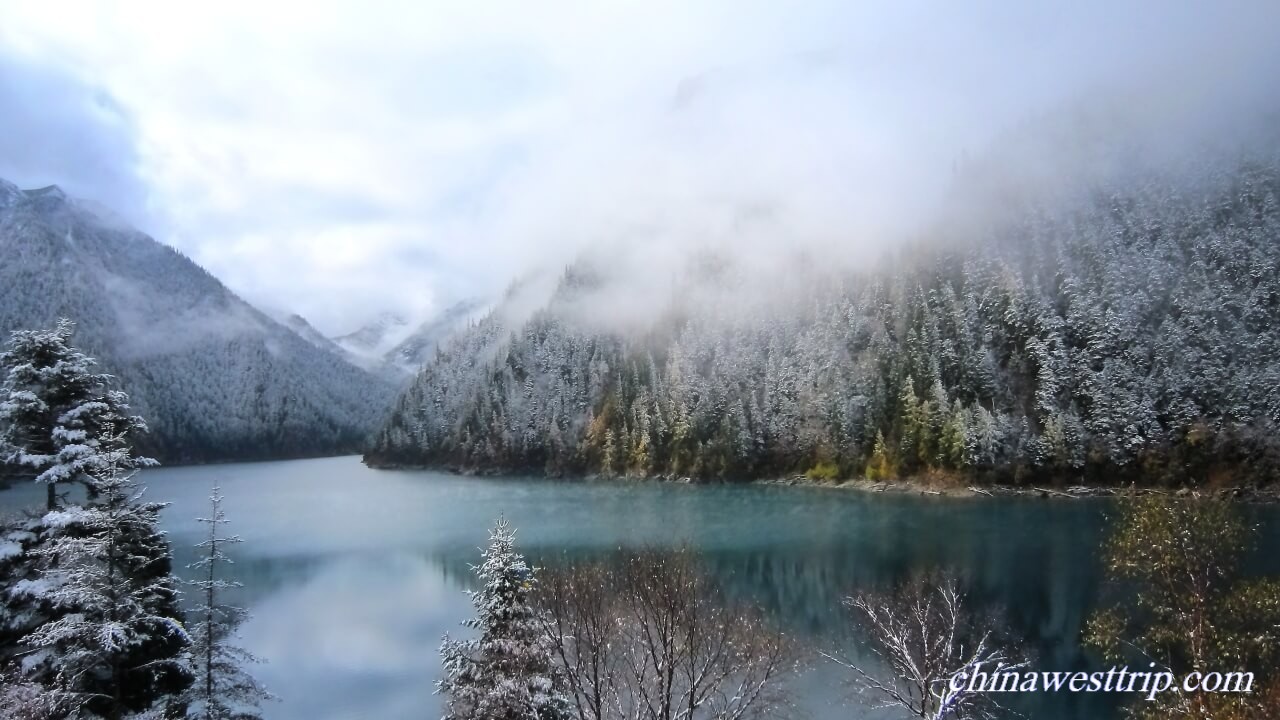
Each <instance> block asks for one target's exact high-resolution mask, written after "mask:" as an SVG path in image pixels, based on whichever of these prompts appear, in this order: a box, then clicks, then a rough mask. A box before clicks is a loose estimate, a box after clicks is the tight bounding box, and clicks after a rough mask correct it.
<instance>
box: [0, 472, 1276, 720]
mask: <svg viewBox="0 0 1280 720" xmlns="http://www.w3.org/2000/svg"><path fill="white" fill-rule="evenodd" d="M144 479H145V481H146V484H148V485H150V487H151V495H152V497H153V498H154V499H163V500H168V501H171V502H172V505H171V507H170V508H169V509H168V510H166V511H165V516H164V518H165V523H166V529H167V530H168V531H169V533H170V538H171V539H172V541H173V543H174V546H175V555H176V558H175V559H176V565H177V566H178V567H179V568H185V565H186V564H187V563H189V562H191V561H192V560H193V559H194V555H193V551H192V550H191V549H190V546H191V545H193V544H194V543H195V542H198V541H199V531H200V528H199V527H198V526H197V524H196V523H195V522H194V521H193V518H195V517H197V516H199V515H201V514H203V513H204V511H205V509H206V508H205V502H206V498H207V495H208V490H209V487H210V486H211V485H212V484H213V483H215V482H217V483H219V484H220V485H222V487H223V492H224V494H225V496H226V502H225V508H226V511H227V513H228V516H229V517H230V519H231V520H232V523H233V524H232V525H231V530H232V532H235V533H237V534H240V535H241V536H243V537H244V538H245V540H246V542H245V543H244V544H242V545H240V546H238V547H237V548H235V550H236V552H237V554H236V556H235V564H234V566H233V568H234V573H235V576H236V579H238V580H239V581H241V582H243V583H244V584H245V587H244V589H243V590H241V591H240V592H239V594H238V597H237V600H238V601H239V602H241V603H242V604H244V605H246V606H247V607H249V608H250V610H251V611H252V612H253V614H254V616H255V617H254V619H253V620H252V621H251V622H249V623H248V624H247V625H246V626H245V627H244V628H243V630H242V635H243V638H242V642H243V644H244V645H245V646H246V647H247V648H248V649H250V650H251V651H252V652H254V653H255V654H258V655H259V656H261V657H263V658H265V659H267V660H268V661H269V662H268V664H266V665H264V666H261V667H259V668H256V669H255V672H256V674H257V675H258V676H259V677H260V678H261V679H262V680H263V681H264V682H265V683H267V684H268V686H269V687H271V689H272V690H273V691H274V692H275V693H276V694H278V695H280V696H281V697H282V698H283V700H282V701H281V702H279V703H273V704H271V705H269V706H268V707H267V708H266V711H267V717H269V718H279V719H280V720H303V719H305V720H329V719H331V720H338V719H346V718H352V719H355V718H360V719H366V718H370V719H372V718H386V719H387V720H400V719H402V718H403V719H406V720H407V719H408V718H414V719H415V720H419V719H420V718H423V717H433V716H435V715H436V713H437V712H438V711H439V707H440V704H439V699H438V698H436V697H434V696H433V694H432V687H433V681H434V679H435V678H436V676H437V674H438V672H439V656H438V654H437V649H438V647H439V643H440V637H441V635H442V634H443V633H445V632H446V631H448V632H452V633H455V634H456V633H458V632H459V631H460V628H459V625H458V623H459V622H460V621H461V620H462V619H463V618H465V617H467V616H468V615H469V614H470V606H469V603H468V600H467V598H466V597H465V595H464V594H463V593H462V592H461V590H462V589H463V588H464V587H465V586H467V585H468V583H469V582H470V579H471V574H470V565H471V563H474V562H476V561H477V560H478V557H479V550H478V548H479V546H480V545H481V544H482V543H483V542H484V540H485V537H486V530H487V528H488V526H489V525H490V524H491V523H492V521H493V520H494V519H495V518H496V517H497V516H498V515H499V514H505V515H506V517H507V518H508V519H509V520H511V521H512V523H513V524H514V525H515V526H516V527H518V528H519V535H518V541H519V542H520V544H521V547H522V549H523V550H524V551H525V552H526V553H527V554H528V555H529V556H530V557H531V558H533V559H534V561H535V562H537V563H540V564H544V565H554V564H559V563H564V562H571V561H575V560H583V559H592V560H604V561H612V562H616V561H617V560H618V559H619V558H620V557H621V555H622V552H623V551H622V550H621V548H624V547H638V546H642V545H657V546H671V545H674V544H678V543H684V542H687V543H691V544H692V545H694V546H695V547H697V548H698V549H699V550H700V551H701V552H702V553H703V555H704V557H705V559H706V562H707V565H708V568H709V570H710V572H711V573H712V574H713V576H714V578H715V580H716V582H718V583H720V584H721V586H722V587H723V588H724V590H725V592H726V593H727V594H728V595H730V596H731V597H735V598H738V599H742V600H744V601H747V602H751V603H754V604H756V605H758V606H759V607H761V608H763V609H764V611H765V612H767V613H768V614H769V615H770V616H772V617H773V618H775V619H776V620H777V621H778V622H780V623H782V624H784V625H785V626H786V627H787V628H788V630H790V631H791V632H794V633H797V634H800V635H802V636H804V637H806V638H808V639H809V640H810V641H811V642H812V643H814V644H821V645H822V646H823V647H826V648H833V649H834V648H840V649H842V651H843V652H845V653H847V654H850V655H853V656H855V657H858V656H860V654H861V652H862V651H861V649H860V646H859V644H858V643H857V641H856V638H852V637H849V636H848V635H847V634H846V633H844V632H843V630H844V628H845V627H846V623H845V622H844V615H843V612H844V611H843V610H842V609H841V608H840V605H839V599H840V598H841V597H842V596H843V595H846V594H848V593H849V592H851V591H853V590H855V589H858V588H873V587H889V586H891V585H892V584H894V583H896V582H898V581H900V580H902V579H904V578H907V577H908V576H910V575H911V574H912V573H915V572H919V571H920V570H922V569H926V568H944V569H948V570H950V571H953V572H955V573H957V574H959V575H960V576H961V577H962V578H963V581H964V584H965V586H966V588H967V590H968V591H969V593H970V595H971V597H972V598H973V600H974V602H975V603H977V604H978V605H979V606H980V607H983V608H996V607H999V608H1002V609H1003V610H1004V612H1005V613H1006V617H1007V618H1008V622H1009V624H1010V625H1011V628H1012V630H1013V632H1014V633H1015V634H1016V635H1018V636H1020V637H1025V638H1027V641H1028V643H1029V644H1030V645H1031V647H1032V649H1033V650H1034V651H1035V652H1036V654H1037V656H1038V661H1037V666H1038V667H1040V668H1044V669H1053V670H1073V669H1078V668H1079V669H1083V668H1086V667H1090V663H1091V659H1090V657H1089V656H1088V655H1086V654H1085V653H1084V652H1082V650H1081V649H1080V647H1079V644H1078V638H1079V636H1080V631H1081V628H1082V627H1083V624H1084V620H1085V618H1086V617H1087V615H1088V613H1089V612H1090V610H1091V609H1092V607H1093V604H1094V602H1095V601H1096V598H1097V596H1098V591H1099V567H1098V561H1097V552H1096V549H1097V547H1098V542H1099V540H1100V538H1101V536H1102V532H1103V529H1104V517H1103V515H1104V512H1105V510H1106V508H1107V504H1106V503H1102V502H1093V501H1076V502H1058V501H1041V500H1034V499H980V500H973V501H955V500H943V499H938V498H932V497H909V496H893V497H889V496H868V495H862V494H858V493H852V492H844V491H831V490H817V489H804V488H780V487H690V486H681V485H670V484H658V483H573V482H549V481H541V480H520V479H475V478H461V477H456V476H449V475H442V474H437V473H427V472H373V471H369V470H367V469H365V468H364V467H363V466H361V465H360V464H359V463H358V461H357V460H356V459H355V458H335V459H325V460H307V461H297V462H282V463H257V464H244V465H224V466H208V467H196V468H173V469H160V470H154V471H148V472H147V473H146V474H145V476H144ZM33 490H34V491H33ZM38 490H39V489H38V488H35V489H31V488H18V489H15V490H13V491H8V492H5V493H0V506H4V505H8V506H14V505H18V504H22V503H24V502H27V501H31V502H38V501H39V499H40V496H39V494H38ZM1259 512H1260V513H1261V514H1260V515H1259V518H1260V519H1261V520H1264V521H1265V522H1266V536H1265V538H1264V542H1263V546H1264V547H1269V548H1272V549H1274V548H1276V547H1280V522H1276V519H1277V517H1276V513H1275V512H1274V511H1259ZM1277 555H1278V554H1277V553H1274V552H1271V553H1263V554H1262V555H1260V558H1261V559H1260V560H1258V561H1257V562H1259V563H1263V564H1266V565H1269V566H1270V567H1268V568H1266V569H1269V570H1271V571H1277V570H1280V568H1277V567H1275V566H1276V565H1277V564H1280V560H1278V559H1277V557H1276V556H1277ZM839 679H840V675H839V673H837V672H835V671H834V669H833V668H830V667H828V666H819V667H818V668H817V669H816V671H815V672H813V673H812V674H810V675H808V676H806V677H805V678H804V679H803V682H802V687H801V688H800V690H801V694H802V696H803V706H804V708H803V709H804V711H805V713H806V716H807V717H811V718H814V720H826V719H828V718H850V717H864V716H865V717H872V715H870V714H868V713H866V712H864V711H862V710H857V709H850V708H848V707H844V706H842V705H841V704H840V703H841V701H842V700H843V699H844V696H845V690H844V689H843V688H842V687H841V684H840V682H839ZM1037 699H1038V700H1039V701H1040V702H1039V703H1038V704H1035V703H1034V702H1032V703H1024V704H1022V705H1021V706H1020V709H1022V710H1023V711H1024V712H1026V713H1028V714H1029V715H1030V716H1032V717H1035V718H1047V719H1049V720H1055V719H1059V718H1061V719H1066V718H1089V719H1090V720H1102V719H1105V718H1108V717H1116V716H1117V713H1116V712H1115V711H1114V708H1113V707H1111V706H1110V705H1109V704H1108V702H1109V701H1111V700H1114V698H1106V697H1098V696H1087V695H1075V696H1065V695H1064V696H1059V697H1056V698H1050V699H1046V698H1044V697H1040V698H1030V700H1032V701H1034V700H1037Z"/></svg>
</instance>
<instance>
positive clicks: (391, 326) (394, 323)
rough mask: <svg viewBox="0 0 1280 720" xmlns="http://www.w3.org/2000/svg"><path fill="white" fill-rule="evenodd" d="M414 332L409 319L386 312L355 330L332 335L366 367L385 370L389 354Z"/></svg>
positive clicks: (355, 360)
mask: <svg viewBox="0 0 1280 720" xmlns="http://www.w3.org/2000/svg"><path fill="white" fill-rule="evenodd" d="M412 332H413V326H412V323H411V322H410V321H409V319H408V318H406V317H404V316H403V315H400V314H399V313H394V312H384V313H382V314H380V315H378V317H376V318H374V319H373V320H372V321H370V322H369V323H367V324H365V325H364V326H362V327H361V328H360V329H358V330H356V331H355V332H351V333H348V334H346V335H340V336H338V337H335V338H332V340H333V342H334V343H335V344H336V345H337V346H338V347H340V348H342V350H343V351H344V352H346V353H348V354H349V356H350V357H351V358H352V361H353V362H355V363H356V364H357V365H360V366H361V367H363V368H364V369H366V370H371V371H378V370H384V369H385V366H386V364H387V361H386V357H387V353H389V352H391V350H392V349H393V348H395V346H396V345H398V344H399V343H400V342H401V341H403V340H404V339H405V338H407V337H408V336H409V335H410V334H411V333H412Z"/></svg>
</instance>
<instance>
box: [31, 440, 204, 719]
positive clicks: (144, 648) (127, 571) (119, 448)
mask: <svg viewBox="0 0 1280 720" xmlns="http://www.w3.org/2000/svg"><path fill="white" fill-rule="evenodd" d="M100 439H101V443H100V448H101V449H100V450H99V453H100V455H101V457H100V458H99V460H98V461H97V462H95V463H94V464H93V467H92V468H91V469H89V470H88V475H89V481H88V482H89V483H91V486H92V488H93V489H94V491H95V495H96V496H95V499H94V501H93V502H92V503H90V504H87V505H86V506H84V507H79V506H68V507H66V508H60V509H56V510H53V511H50V512H48V513H46V515H45V516H44V520H43V525H44V527H45V529H46V532H47V533H48V537H47V539H45V540H44V541H43V542H39V543H36V544H35V546H34V547H33V548H32V549H31V550H30V551H29V552H30V553H31V555H33V556H34V558H35V559H36V561H37V562H38V563H39V565H40V569H41V571H42V572H41V575H40V576H39V577H38V578H36V579H34V580H23V581H20V582H19V583H18V585H17V586H16V587H15V588H14V589H13V592H14V593H15V594H18V595H25V596H26V597H29V598H31V599H32V600H36V601H40V602H43V603H44V604H45V605H46V607H48V608H49V609H50V614H51V619H49V620H47V621H46V622H43V623H41V624H39V625H38V626H37V627H35V629H34V630H33V631H31V632H30V633H29V634H28V635H27V636H26V637H25V638H23V640H22V643H23V645H25V646H26V647H27V648H28V649H29V650H30V652H29V653H28V655H27V656H26V657H25V658H24V659H23V667H24V670H25V675H26V676H27V677H28V678H29V679H31V680H32V681H33V682H36V683H37V684H39V685H41V686H43V687H44V689H45V694H46V695H47V696H48V698H50V699H51V701H56V702H57V703H58V704H59V705H60V706H61V707H64V708H65V707H71V708H75V712H74V713H72V714H71V716H72V717H78V716H81V715H89V716H98V717H103V718H110V719H112V720H115V719H118V718H123V717H125V716H126V715H130V714H132V713H137V712H142V711H146V710H148V709H150V708H152V707H153V706H156V705H157V704H159V703H161V702H162V701H163V700H164V699H165V698H176V697H177V696H178V695H179V694H180V693H181V692H182V691H184V690H185V689H186V688H187V687H188V686H189V685H190V684H191V674H190V672H189V671H188V670H187V669H186V667H184V665H183V663H182V661H181V656H182V653H183V651H184V650H185V648H186V646H187V645H188V642H189V640H188V637H187V633H186V630H185V629H184V628H183V625H182V622H181V620H180V617H181V614H180V611H179V608H178V600H177V589H176V587H175V584H176V581H175V579H174V578H173V576H172V575H171V573H170V562H171V558H170V554H169V545H168V541H167V540H166V539H165V536H164V533H162V532H161V531H160V530H159V529H158V519H159V518H158V516H159V512H160V510H161V509H162V508H163V507H164V505H163V504H161V503H152V502H145V501H143V500H142V492H143V491H142V489H141V488H139V487H138V485H137V484H136V483H135V482H134V479H133V478H134V475H135V474H136V472H135V471H134V470H132V466H133V464H134V460H135V459H134V458H133V457H132V450H131V448H130V447H129V445H128V443H127V442H126V441H125V438H124V436H123V435H122V434H121V433H119V432H117V431H115V430H114V429H113V428H111V427H110V426H108V427H107V428H106V430H105V432H104V434H103V435H102V436H101V438H100Z"/></svg>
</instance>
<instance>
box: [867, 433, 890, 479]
mask: <svg viewBox="0 0 1280 720" xmlns="http://www.w3.org/2000/svg"><path fill="white" fill-rule="evenodd" d="M893 472H894V471H893V461H892V460H891V459H890V458H889V448H888V446H887V445H886V444H885V441H884V433H882V432H880V431H879V430H877V431H876V443H875V446H874V447H873V448H872V449H871V459H869V460H867V472H866V475H867V479H868V480H888V479H889V478H891V477H893Z"/></svg>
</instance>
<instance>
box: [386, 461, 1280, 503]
mask: <svg viewBox="0 0 1280 720" xmlns="http://www.w3.org/2000/svg"><path fill="white" fill-rule="evenodd" d="M366 464H368V463H366ZM368 465H369V467H372V468H374V469H380V470H438V471H441V472H449V473H455V474H458V475H470V476H476V477H504V476H521V475H539V474H540V473H537V472H531V471H530V472H516V471H509V472H502V471H494V470H488V469H479V468H456V467H431V466H423V465H399V464H387V463H376V464H368ZM548 477H552V476H548ZM554 479H558V480H575V479H577V480H582V481H587V482H591V481H600V480H633V481H638V482H648V481H653V482H670V483H679V484H683V485H739V484H740V485H781V486H788V487H813V488H829V489H832V490H852V491H855V492H867V493H891V494H900V495H933V496H939V497H951V498H975V497H1002V496H1003V497H1015V496H1021V497H1037V498H1044V499H1054V498H1057V499H1065V500H1078V499H1082V498H1100V497H1120V496H1145V495H1161V496H1168V497H1180V498H1188V499H1218V500H1231V501H1235V502H1246V503H1280V485H1270V486H1267V487H1243V486H1241V487H1215V488H1204V487H1199V488H1193V487H1181V488H1153V487H1140V486H1122V485H1078V484H1077V485H1068V486H1065V487H1046V486H1043V485H1000V484H994V485H983V484H975V483H957V482H955V481H954V480H948V481H943V482H939V481H937V480H936V479H935V478H930V477H928V476H923V477H919V478H899V479H895V480H866V479H847V480H814V479H811V478H808V477H805V476H804V475H792V476H788V477H781V478H759V479H754V480H744V481H742V482H731V481H727V480H708V479H702V478H694V477H687V476H678V475H647V476H639V475H622V476H609V475H600V474H594V473H593V474H587V475H581V476H563V477H555V478H554Z"/></svg>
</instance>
